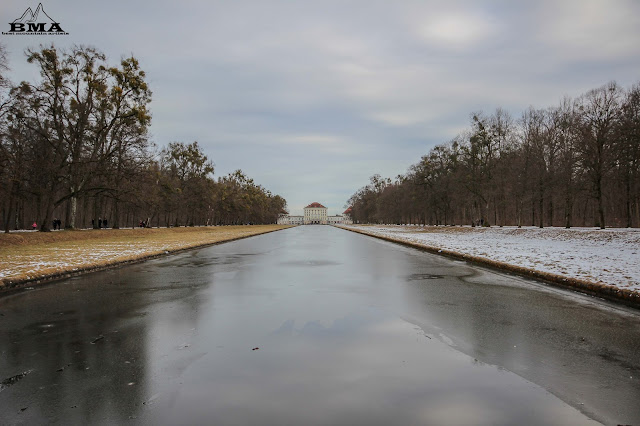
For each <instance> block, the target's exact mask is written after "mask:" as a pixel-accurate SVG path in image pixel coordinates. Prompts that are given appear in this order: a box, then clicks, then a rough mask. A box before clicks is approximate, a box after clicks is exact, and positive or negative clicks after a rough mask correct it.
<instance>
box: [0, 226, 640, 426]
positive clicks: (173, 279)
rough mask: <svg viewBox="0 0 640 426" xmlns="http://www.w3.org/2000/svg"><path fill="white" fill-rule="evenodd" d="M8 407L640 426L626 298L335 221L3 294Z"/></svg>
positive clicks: (99, 418) (2, 362) (2, 393)
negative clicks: (582, 290)
mask: <svg viewBox="0 0 640 426" xmlns="http://www.w3.org/2000/svg"><path fill="white" fill-rule="evenodd" d="M0 327H1V328H0V330H1V333H0V352H1V356H0V380H1V381H2V383H1V384H0V423H2V424H41V423H58V424H87V423H90V424H113V423H125V424H126V423H130V424H274V425H275V424H278V425H284V424H304V425H311V424H322V425H326V424H350V425H351V424H367V425H376V424H384V425H388V424H427V425H429V424H433V425H447V424H451V425H484V424H492V425H513V424H544V425H567V424H597V423H605V424H640V404H638V401H640V381H639V379H640V315H639V313H638V311H634V310H630V309H627V308H622V307H618V306H613V305H610V304H608V303H605V302H603V301H600V300H597V299H594V298H590V297H586V296H582V295H579V294H576V293H572V292H567V291H564V290H559V289H555V288H551V287H548V286H546V285H544V284H540V283H537V282H535V281H531V280H526V279H523V278H518V277H514V276H510V275H506V274H503V273H496V272H493V271H489V270H485V269H483V268H479V267H476V266H473V265H470V264H467V263H465V262H461V261H455V260H450V259H447V258H444V257H440V256H436V255H432V254H428V253H424V252H421V251H419V250H415V249H412V248H407V247H402V246H399V245H395V244H392V243H389V242H385V241H381V240H377V239H374V238H371V237H367V236H363V235H359V234H355V233H351V232H348V231H345V230H341V229H338V228H333V227H329V226H301V227H296V228H291V229H287V230H284V231H279V232H275V233H271V234H266V235H261V236H256V237H252V238H249V239H245V240H240V241H235V242H230V243H226V244H221V245H218V246H213V247H208V248H203V249H196V250H192V251H189V252H184V253H182V254H178V255H175V256H170V257H166V258H161V259H156V260H152V261H148V262H145V263H140V264H137V265H130V266H125V267H122V268H118V269H113V270H109V271H104V272H99V273H93V274H89V275H84V276H81V277H76V278H73V279H68V280H65V281H60V282H57V283H55V284H51V285H47V286H44V287H41V288H36V289H33V290H27V291H24V292H21V293H18V294H13V295H9V296H5V297H2V298H0Z"/></svg>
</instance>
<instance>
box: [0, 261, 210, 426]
mask: <svg viewBox="0 0 640 426" xmlns="http://www.w3.org/2000/svg"><path fill="white" fill-rule="evenodd" d="M134 268H135V269H126V270H116V271H108V272H105V273H100V274H93V275H91V276H90V280H91V282H90V284H88V286H85V285H83V284H80V285H73V284H72V283H69V284H66V285H65V284H58V285H56V286H55V287H50V288H45V289H40V290H39V291H37V292H33V293H27V294H23V295H19V296H16V297H13V298H7V299H5V300H3V303H2V305H0V306H1V308H0V311H1V312H2V313H3V314H4V316H3V317H2V320H3V324H2V326H3V333H0V352H1V353H2V357H0V371H1V372H2V373H1V377H0V380H4V379H5V378H6V377H4V376H7V377H9V376H13V375H15V374H18V373H21V372H23V371H27V370H33V371H32V372H31V373H30V374H29V375H28V376H27V377H25V378H24V379H22V380H20V382H19V383H17V384H16V385H15V386H12V387H11V388H7V389H6V390H5V391H4V392H3V394H2V395H0V397H2V400H0V406H2V411H3V412H4V413H3V414H2V415H0V418H3V419H4V417H5V416H6V415H8V414H9V415H18V414H17V413H19V412H20V408H25V407H28V409H27V410H25V411H24V412H20V416H21V417H20V418H19V419H20V421H32V422H50V421H55V420H60V419H64V420H65V422H67V423H100V422H102V421H105V420H106V419H108V421H109V422H113V423H123V422H125V421H128V420H129V417H130V416H136V417H137V416H138V414H139V413H140V412H141V410H142V409H143V407H144V406H143V402H144V401H145V399H146V398H148V397H149V390H148V389H147V388H148V382H149V380H150V379H149V377H148V375H149V373H148V371H149V369H150V368H151V365H150V364H149V361H150V359H149V358H150V356H151V355H150V354H149V353H148V352H147V351H148V348H149V346H150V345H149V343H148V341H149V339H150V338H151V337H152V336H150V333H151V332H152V330H153V324H152V323H151V322H150V321H151V320H152V318H149V317H147V310H148V308H149V307H150V306H151V305H157V304H161V303H164V302H171V301H178V302H179V303H184V304H185V305H184V306H179V309H178V311H179V312H180V315H176V316H175V320H176V321H186V322H187V323H188V324H195V322H196V321H197V315H198V306H199V304H200V303H201V302H202V300H201V298H200V297H199V296H198V293H199V292H198V291H197V289H198V285H197V282H198V281H197V280H198V279H197V273H196V271H197V269H198V268H189V267H184V268H174V269H178V270H179V272H177V271H176V272H175V273H176V274H178V273H179V274H180V277H181V278H182V281H181V283H180V285H177V284H169V281H170V277H171V275H169V276H167V274H166V270H164V269H163V268H154V269H153V270H152V271H145V273H143V274H141V273H139V272H140V269H142V268H144V266H143V265H140V266H137V267H134ZM131 272H133V274H132V273H131ZM85 282H87V281H85ZM172 319H173V317H172ZM6 402H8V403H7V404H5V403H6Z"/></svg>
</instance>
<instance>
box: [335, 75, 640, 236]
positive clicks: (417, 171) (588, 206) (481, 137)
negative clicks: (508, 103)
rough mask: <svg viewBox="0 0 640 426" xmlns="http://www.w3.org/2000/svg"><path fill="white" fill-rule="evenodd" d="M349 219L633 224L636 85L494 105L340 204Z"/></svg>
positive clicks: (637, 188) (638, 176) (638, 183)
mask: <svg viewBox="0 0 640 426" xmlns="http://www.w3.org/2000/svg"><path fill="white" fill-rule="evenodd" d="M348 203H349V205H351V206H352V214H351V215H352V218H353V219H354V220H355V221H358V222H369V223H416V224H418V223H421V224H433V225H452V224H472V225H478V224H480V225H485V226H489V225H499V226H502V225H518V226H521V225H534V226H539V227H544V226H565V227H571V226H597V227H600V228H604V227H605V225H607V226H617V227H631V226H635V227H637V226H640V84H637V85H634V86H632V87H630V88H628V89H624V88H621V87H620V86H619V85H617V84H616V83H609V84H607V85H605V86H603V87H599V88H597V89H593V90H590V91H589V92H587V93H585V94H583V95H582V96H580V97H578V98H576V99H569V98H565V99H563V100H562V101H561V102H560V104H559V105H557V106H555V107H551V108H547V109H535V108H529V109H528V110H526V111H525V112H524V113H523V114H522V116H521V117H520V118H519V119H517V120H516V119H513V118H512V117H511V116H510V115H509V114H508V113H507V112H506V111H505V110H503V109H500V108H498V109H497V110H496V111H495V112H494V113H493V114H491V115H486V114H483V113H475V114H472V115H471V123H470V127H469V128H468V129H467V130H466V131H465V132H463V133H462V134H460V135H459V136H457V137H455V138H454V139H453V140H451V141H449V142H447V143H443V144H440V145H437V146H435V147H434V148H433V149H431V151H430V152H429V153H428V154H427V155H425V156H423V157H422V159H421V160H420V162H418V163H417V164H415V165H413V166H411V168H410V169H409V170H408V172H407V173H406V174H405V175H399V176H397V177H396V179H395V180H391V179H388V178H387V179H385V178H382V177H380V176H379V175H375V176H373V177H372V178H371V181H370V183H369V185H367V186H365V187H363V188H361V189H360V190H358V191H357V192H356V193H355V194H354V195H353V196H352V197H351V199H350V200H349V202H348Z"/></svg>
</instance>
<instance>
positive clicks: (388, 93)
mask: <svg viewBox="0 0 640 426" xmlns="http://www.w3.org/2000/svg"><path fill="white" fill-rule="evenodd" d="M42 3H43V5H44V9H45V11H46V12H47V13H48V14H49V15H50V16H51V17H52V18H54V19H56V20H57V21H59V22H60V25H61V27H62V28H63V29H64V30H65V31H67V32H68V33H69V35H68V36H57V37H52V36H33V35H32V36H4V35H2V36H0V42H2V43H4V44H5V46H6V47H7V49H8V51H9V54H10V55H9V60H10V66H11V68H12V71H11V74H10V77H11V79H12V80H13V81H15V82H18V81H20V80H33V79H35V78H36V77H37V71H36V70H35V69H34V68H33V67H32V66H31V65H28V64H26V61H25V60H24V53H23V52H24V49H25V48H27V47H31V46H38V45H39V44H40V43H50V42H54V43H55V44H56V45H57V46H59V47H65V46H71V45H73V44H85V45H92V46H95V47H97V48H99V49H101V50H102V51H103V52H105V53H106V54H107V55H108V57H109V59H110V60H111V61H113V62H116V61H118V60H119V59H120V57H121V56H123V55H130V54H133V55H134V56H136V57H137V58H138V59H139V60H140V62H141V65H142V67H143V69H144V70H145V71H146V72H147V75H148V81H149V83H150V85H151V89H152V90H153V102H152V105H151V107H152V113H153V124H152V127H151V132H152V134H153V139H154V141H155V143H156V144H157V145H159V146H164V145H166V144H167V143H168V142H171V141H183V142H192V141H194V140H197V141H198V142H199V143H200V144H201V146H202V147H203V148H204V150H205V152H206V154H207V155H208V156H209V158H211V159H212V160H213V161H214V163H215V165H216V172H215V174H216V175H217V176H221V175H225V174H227V173H229V172H232V171H233V170H235V169H242V170H243V171H244V172H245V173H246V174H248V175H249V176H250V177H252V178H254V179H255V180H256V181H257V182H258V183H260V184H262V185H263V186H265V187H266V188H268V189H270V190H271V191H272V192H274V193H277V194H280V195H282V196H283V197H285V198H286V199H287V201H288V205H289V208H290V210H291V213H293V214H302V208H303V207H304V206H305V205H307V204H309V203H310V202H312V201H319V202H321V203H323V204H324V205H325V206H327V207H329V212H330V214H334V213H340V212H342V210H344V208H343V207H344V205H345V202H346V201H347V199H348V198H349V196H350V195H351V194H353V193H354V192H355V191H356V190H357V189H358V188H359V187H361V186H363V185H365V184H366V183H367V182H368V178H369V176H371V175H373V174H374V173H380V174H382V175H383V176H388V177H395V176H396V175H398V174H400V173H404V172H405V171H406V170H407V168H408V167H409V166H410V165H411V164H413V163H415V162H417V161H418V160H419V159H420V157H421V156H422V155H424V154H426V153H427V152H428V151H429V149H430V148H431V147H432V146H434V145H435V144H438V143H441V142H445V141H448V140H450V139H451V138H453V137H455V136H456V134H458V133H459V132H460V131H462V130H463V129H465V128H466V127H467V126H468V123H469V114H470V113H471V112H474V111H485V112H487V113H491V112H492V111H494V110H495V108H496V107H502V108H504V109H506V110H508V111H509V112H511V113H512V115H514V116H515V117H517V116H519V115H520V113H521V112H522V111H523V110H524V109H525V108H527V107H528V106H530V105H533V106H534V107H548V106H553V105H555V104H557V103H558V102H559V100H560V99H561V98H562V97H563V96H565V95H569V96H578V95H580V94H582V93H584V92H585V91H587V90H589V89H592V88H595V87H598V86H601V85H603V84H605V83H607V82H608V81H611V80H616V81H617V82H618V83H620V84H621V85H622V86H624V87H629V86H630V85H632V84H634V83H638V82H640V1H638V0H629V1H622V0H599V1H593V0H575V1H574V0H571V1H569V0H552V1H541V0H537V1H484V2H482V1H446V2H443V1H430V0H422V1H402V0H394V1H391V0H387V1H375V0H364V1H348V0H341V1H329V0H323V1H310V0H309V1H303V0H299V1H294V0H283V1H271V0H256V1H243V0H233V1H232V0H226V1H191V0H186V1H175V0H173V1H166V0H155V1H141V0H137V1H134V0H128V1H122V0H112V1H108V2H106V1H101V2H98V1H95V0H82V1H79V0H45V1H43V2H42ZM2 4H3V5H2V8H0V22H1V23H4V24H0V26H2V31H8V29H9V28H8V27H9V26H8V22H11V21H13V20H14V19H16V18H18V17H20V16H21V15H22V13H23V12H24V10H25V9H26V8H27V7H31V8H32V9H33V10H35V9H36V7H37V5H38V1H37V0H32V1H25V0H3V1H2Z"/></svg>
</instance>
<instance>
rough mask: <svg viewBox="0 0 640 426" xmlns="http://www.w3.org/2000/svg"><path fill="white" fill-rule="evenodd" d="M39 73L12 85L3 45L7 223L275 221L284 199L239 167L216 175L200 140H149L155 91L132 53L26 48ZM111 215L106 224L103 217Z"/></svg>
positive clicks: (1, 187)
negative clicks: (116, 55)
mask: <svg viewBox="0 0 640 426" xmlns="http://www.w3.org/2000/svg"><path fill="white" fill-rule="evenodd" d="M26 57H27V62H28V63H30V64H33V65H34V66H36V67H37V69H38V71H39V73H40V78H39V79H38V80H37V81H35V82H26V81H23V82H21V83H20V84H17V85H13V84H11V83H10V82H9V79H8V78H7V73H8V69H9V68H8V63H7V57H6V49H5V48H4V46H2V45H0V209H1V215H0V226H1V227H2V229H4V230H5V232H9V231H10V230H12V229H25V228H31V227H32V225H33V224H34V223H35V224H37V226H38V229H39V230H41V231H49V230H50V229H51V228H52V226H53V223H54V221H55V220H56V219H59V220H60V222H62V224H63V226H64V227H66V228H71V229H72V228H77V227H88V226H94V227H99V226H100V225H101V224H102V223H108V224H109V225H110V226H111V227H113V228H119V227H125V226H126V227H130V226H138V225H144V226H197V225H226V224H246V223H255V224H261V223H275V222H276V220H277V217H278V214H279V213H281V212H282V211H284V210H285V209H286V201H285V200H284V199H283V198H282V197H280V196H279V195H274V194H272V193H271V192H269V191H268V190H266V189H265V188H263V187H262V186H260V185H258V184H256V183H255V182H254V181H253V180H252V179H250V178H249V177H247V176H246V175H245V174H244V173H243V172H242V171H241V170H237V171H236V172H234V173H231V174H229V175H228V176H224V177H220V178H218V179H217V180H215V179H214V178H213V173H214V164H213V162H212V161H211V160H209V159H208V158H207V156H206V155H205V154H204V152H203V150H202V148H201V147H200V146H199V145H198V143H197V142H193V143H189V144H187V143H183V142H172V143H169V144H168V145H167V146H166V147H164V148H162V149H157V147H156V146H155V145H154V144H153V143H152V142H151V140H150V136H149V126H150V124H151V112H150V109H149V107H150V103H151V95H152V93H151V90H150V88H149V85H148V83H147V81H146V75H145V72H144V71H143V70H142V69H141V68H140V64H139V62H138V60H137V59H136V58H134V57H133V56H131V57H128V58H124V59H122V60H121V61H120V62H119V64H111V63H109V62H108V61H107V58H106V56H105V55H104V54H103V53H102V52H100V51H99V50H97V49H95V48H93V47H87V46H74V47H72V48H71V49H68V50H64V49H58V48H56V47H55V46H54V45H49V46H40V48H39V49H28V50H27V51H26ZM105 219H106V222H103V221H104V220H105Z"/></svg>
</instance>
